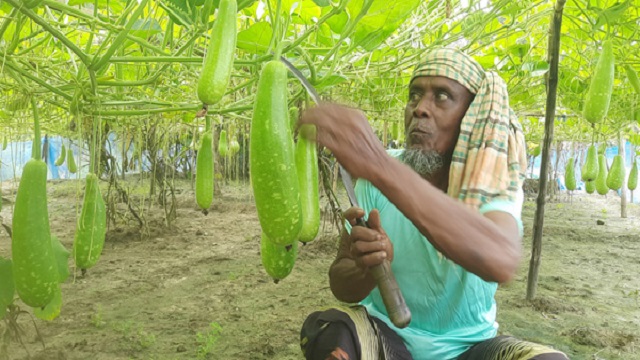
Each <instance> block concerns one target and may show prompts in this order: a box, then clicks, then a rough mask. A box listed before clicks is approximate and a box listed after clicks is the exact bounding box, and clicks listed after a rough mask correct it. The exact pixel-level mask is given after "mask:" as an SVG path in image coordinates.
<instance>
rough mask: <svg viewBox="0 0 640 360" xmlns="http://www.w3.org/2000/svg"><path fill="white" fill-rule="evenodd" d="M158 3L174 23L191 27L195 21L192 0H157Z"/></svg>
mask: <svg viewBox="0 0 640 360" xmlns="http://www.w3.org/2000/svg"><path fill="white" fill-rule="evenodd" d="M157 1H158V5H160V7H161V8H162V9H164V11H166V12H167V14H169V17H170V18H171V20H173V22H174V23H176V24H178V25H182V26H186V27H191V26H192V25H193V24H194V22H195V17H196V12H195V6H193V5H192V3H191V1H193V0H157Z"/></svg>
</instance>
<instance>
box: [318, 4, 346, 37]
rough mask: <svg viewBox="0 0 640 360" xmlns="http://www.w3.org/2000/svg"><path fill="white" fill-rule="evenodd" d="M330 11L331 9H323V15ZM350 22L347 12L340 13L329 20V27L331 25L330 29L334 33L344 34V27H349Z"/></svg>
mask: <svg viewBox="0 0 640 360" xmlns="http://www.w3.org/2000/svg"><path fill="white" fill-rule="evenodd" d="M329 11H330V9H328V8H324V9H322V15H324V14H326V13H328V12H329ZM348 21H349V14H347V12H346V11H340V12H339V13H337V14H335V15H333V16H331V17H330V18H329V19H327V25H329V28H331V31H333V32H334V33H336V34H342V31H344V27H345V26H346V25H347V22H348Z"/></svg>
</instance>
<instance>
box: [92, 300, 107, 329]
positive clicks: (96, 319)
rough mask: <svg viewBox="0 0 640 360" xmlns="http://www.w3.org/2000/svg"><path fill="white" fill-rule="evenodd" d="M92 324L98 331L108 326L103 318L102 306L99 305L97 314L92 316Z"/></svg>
mask: <svg viewBox="0 0 640 360" xmlns="http://www.w3.org/2000/svg"><path fill="white" fill-rule="evenodd" d="M91 324H92V325H93V326H95V327H96V328H98V329H100V328H101V327H103V326H104V325H105V324H106V322H105V321H104V320H103V318H102V306H100V305H98V306H97V308H96V312H95V314H93V315H91Z"/></svg>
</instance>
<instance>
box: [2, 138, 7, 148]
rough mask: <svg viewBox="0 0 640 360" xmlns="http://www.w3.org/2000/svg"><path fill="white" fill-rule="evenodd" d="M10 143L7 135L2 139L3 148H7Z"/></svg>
mask: <svg viewBox="0 0 640 360" xmlns="http://www.w3.org/2000/svg"><path fill="white" fill-rule="evenodd" d="M8 145H9V140H7V137H6V136H5V137H4V138H3V139H2V150H7V146H8Z"/></svg>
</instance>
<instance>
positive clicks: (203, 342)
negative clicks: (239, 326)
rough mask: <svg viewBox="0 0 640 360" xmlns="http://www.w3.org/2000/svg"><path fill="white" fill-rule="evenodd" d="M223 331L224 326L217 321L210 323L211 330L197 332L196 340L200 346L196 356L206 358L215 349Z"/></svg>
mask: <svg viewBox="0 0 640 360" xmlns="http://www.w3.org/2000/svg"><path fill="white" fill-rule="evenodd" d="M221 332H222V326H220V324H218V323H217V322H212V323H210V324H209V330H207V331H206V332H199V331H198V333H197V334H196V342H197V343H198V348H197V349H196V358H198V359H206V358H207V356H208V355H209V354H211V352H212V351H213V349H214V348H215V346H216V343H217V342H218V338H219V337H220V333H221Z"/></svg>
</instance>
